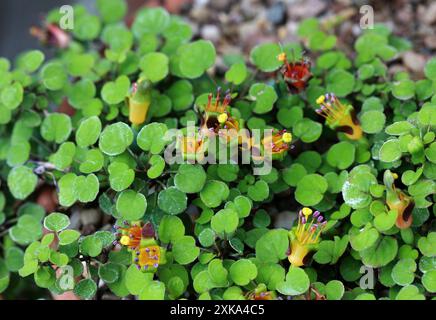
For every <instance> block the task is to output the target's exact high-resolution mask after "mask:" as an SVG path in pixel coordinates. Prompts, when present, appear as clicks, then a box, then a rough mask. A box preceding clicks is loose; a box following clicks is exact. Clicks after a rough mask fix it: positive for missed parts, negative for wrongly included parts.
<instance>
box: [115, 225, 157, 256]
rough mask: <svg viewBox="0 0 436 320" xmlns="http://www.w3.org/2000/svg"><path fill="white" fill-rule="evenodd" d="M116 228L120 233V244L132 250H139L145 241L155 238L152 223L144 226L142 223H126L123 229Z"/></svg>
mask: <svg viewBox="0 0 436 320" xmlns="http://www.w3.org/2000/svg"><path fill="white" fill-rule="evenodd" d="M115 228H116V230H117V231H118V237H119V243H120V244H121V245H123V246H126V247H128V248H129V249H132V250H137V249H138V248H139V247H140V245H141V241H142V240H143V239H145V240H146V239H154V237H155V232H154V229H153V225H152V224H151V223H150V222H148V223H146V224H144V225H143V224H142V223H141V222H132V223H129V222H128V221H124V222H123V226H122V227H120V226H116V227H115Z"/></svg>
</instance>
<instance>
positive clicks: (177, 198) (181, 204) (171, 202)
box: [157, 187, 188, 215]
mask: <svg viewBox="0 0 436 320" xmlns="http://www.w3.org/2000/svg"><path fill="white" fill-rule="evenodd" d="M187 201H188V198H187V197H186V194H185V193H184V192H182V191H180V190H179V189H177V188H176V187H169V188H167V189H164V190H162V191H161V192H159V196H158V199H157V203H158V206H159V208H161V209H162V210H163V211H164V212H166V213H169V214H173V215H175V214H179V213H182V212H183V211H185V209H186V207H187Z"/></svg>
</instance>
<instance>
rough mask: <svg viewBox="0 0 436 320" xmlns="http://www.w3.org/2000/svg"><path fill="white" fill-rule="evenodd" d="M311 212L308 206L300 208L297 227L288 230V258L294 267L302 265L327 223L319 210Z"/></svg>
mask: <svg viewBox="0 0 436 320" xmlns="http://www.w3.org/2000/svg"><path fill="white" fill-rule="evenodd" d="M312 213H313V212H312V209H310V208H303V209H301V210H300V212H299V213H298V225H297V227H294V228H293V229H292V230H291V231H290V232H289V235H290V241H291V248H290V253H289V255H288V260H289V262H290V263H291V264H292V265H293V266H296V267H300V266H302V265H304V263H305V261H304V260H305V258H306V256H307V254H308V253H309V252H310V251H312V250H314V249H316V246H317V244H318V243H319V241H320V236H321V232H322V230H323V229H324V227H325V225H326V224H327V221H326V220H324V218H323V216H321V213H320V212H319V211H315V212H314V213H313V215H312ZM310 216H312V218H311V219H309V217H310Z"/></svg>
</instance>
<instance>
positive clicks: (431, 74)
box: [424, 58, 436, 81]
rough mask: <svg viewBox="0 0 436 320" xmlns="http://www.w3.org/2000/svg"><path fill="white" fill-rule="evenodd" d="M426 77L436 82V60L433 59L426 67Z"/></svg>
mask: <svg viewBox="0 0 436 320" xmlns="http://www.w3.org/2000/svg"><path fill="white" fill-rule="evenodd" d="M424 74H425V76H426V77H427V78H428V79H430V80H433V81H436V58H431V59H430V60H428V61H427V64H426V65H425V67H424Z"/></svg>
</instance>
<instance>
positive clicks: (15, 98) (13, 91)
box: [0, 82, 23, 110]
mask: <svg viewBox="0 0 436 320" xmlns="http://www.w3.org/2000/svg"><path fill="white" fill-rule="evenodd" d="M0 98H1V99H0V102H1V103H2V104H3V106H4V107H6V108H7V109H9V110H14V109H16V108H17V107H18V106H19V105H20V104H21V102H23V86H22V85H21V84H20V83H19V82H15V83H13V84H11V85H10V86H7V87H6V88H3V90H2V91H1V95H0Z"/></svg>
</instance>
